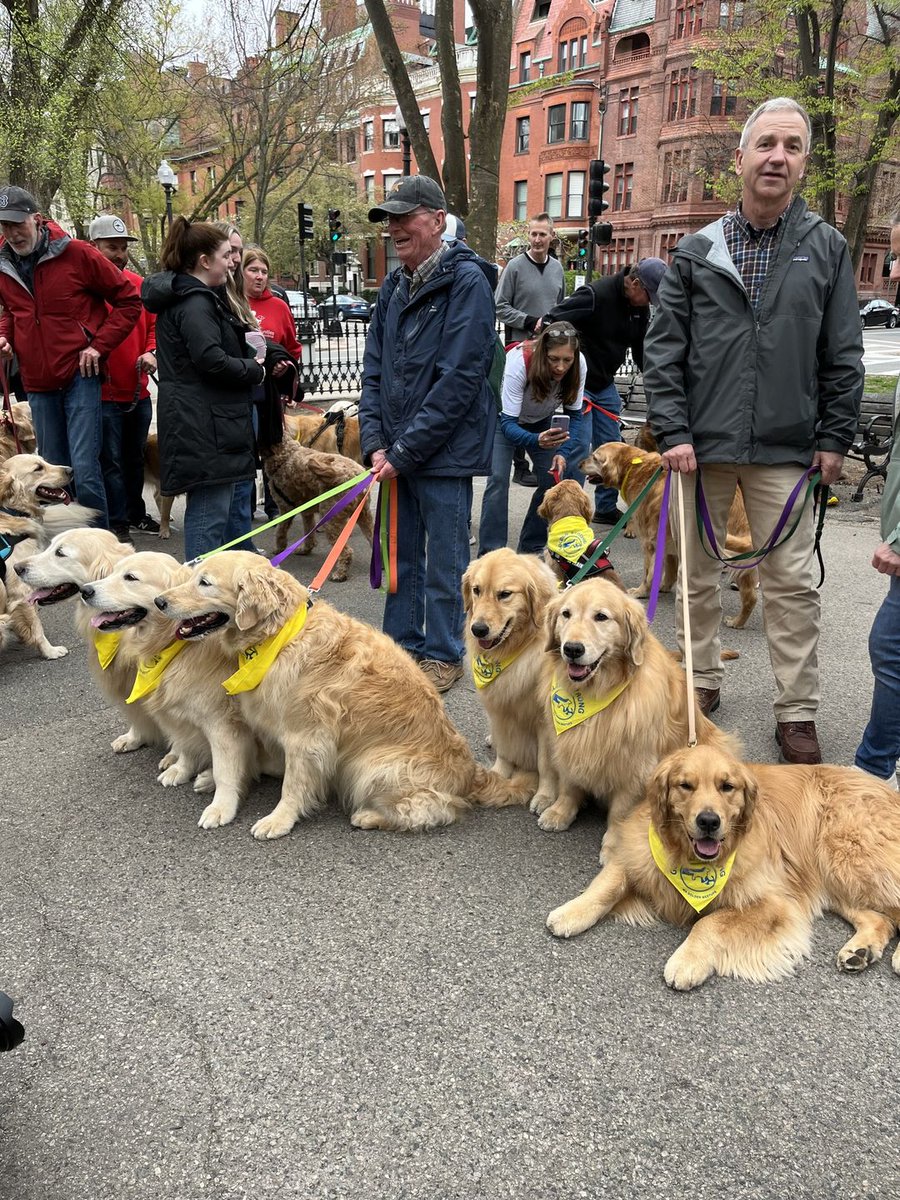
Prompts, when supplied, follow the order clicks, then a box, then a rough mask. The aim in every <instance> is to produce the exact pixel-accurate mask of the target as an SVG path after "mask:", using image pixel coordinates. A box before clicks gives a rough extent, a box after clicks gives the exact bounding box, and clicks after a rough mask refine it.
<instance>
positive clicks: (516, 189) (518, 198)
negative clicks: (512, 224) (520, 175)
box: [513, 179, 528, 221]
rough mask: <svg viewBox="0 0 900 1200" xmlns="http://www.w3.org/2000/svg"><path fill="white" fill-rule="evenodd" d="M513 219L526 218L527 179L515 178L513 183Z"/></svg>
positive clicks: (523, 219) (521, 219)
mask: <svg viewBox="0 0 900 1200" xmlns="http://www.w3.org/2000/svg"><path fill="white" fill-rule="evenodd" d="M513 220H514V221H527V220H528V180H527V179H517V180H516V182H515V183H514V184H513Z"/></svg>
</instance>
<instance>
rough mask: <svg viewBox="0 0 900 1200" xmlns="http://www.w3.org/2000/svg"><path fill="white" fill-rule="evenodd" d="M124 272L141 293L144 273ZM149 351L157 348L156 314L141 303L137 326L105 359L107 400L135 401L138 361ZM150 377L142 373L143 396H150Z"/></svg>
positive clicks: (118, 401)
mask: <svg viewBox="0 0 900 1200" xmlns="http://www.w3.org/2000/svg"><path fill="white" fill-rule="evenodd" d="M122 274H123V275H125V276H126V277H127V278H128V279H130V280H131V282H132V283H133V284H134V286H135V287H136V288H137V291H138V292H140V290H141V284H142V283H143V282H144V281H143V279H142V278H141V276H140V275H137V274H136V273H135V272H134V271H129V270H124V271H123V272H122ZM110 311H111V310H110ZM148 350H149V351H150V352H151V353H155V351H156V317H155V315H154V314H153V313H151V312H147V310H146V308H144V306H143V305H141V315H140V316H139V317H138V323H137V325H135V327H134V329H132V331H131V333H129V334H128V336H127V337H126V338H125V340H124V342H120V343H119V344H118V346H116V348H115V350H113V351H112V353H111V354H110V356H109V358H108V359H107V360H106V378H105V379H104V381H103V393H102V395H103V399H104V400H105V401H113V402H114V403H116V404H131V403H132V402H133V401H134V399H135V398H136V388H137V382H138V374H137V360H138V359H139V358H140V356H141V355H142V354H145V353H146V352H147V351H148ZM147 379H148V376H147V374H146V372H142V373H141V390H140V392H139V393H137V395H138V396H140V397H141V398H143V397H144V396H149V395H150V392H149V390H148V388H147Z"/></svg>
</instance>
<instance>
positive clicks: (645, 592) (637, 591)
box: [628, 585, 650, 600]
mask: <svg viewBox="0 0 900 1200" xmlns="http://www.w3.org/2000/svg"><path fill="white" fill-rule="evenodd" d="M628 595H629V596H634V597H635V598H636V599H637V600H646V599H647V597H648V596H649V595H650V591H649V589H648V588H645V587H644V586H643V585H641V587H633V588H629V589H628Z"/></svg>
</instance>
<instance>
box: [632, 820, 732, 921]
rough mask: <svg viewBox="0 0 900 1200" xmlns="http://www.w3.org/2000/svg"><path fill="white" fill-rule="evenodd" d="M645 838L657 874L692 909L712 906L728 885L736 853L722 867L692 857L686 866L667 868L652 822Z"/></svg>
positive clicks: (658, 837)
mask: <svg viewBox="0 0 900 1200" xmlns="http://www.w3.org/2000/svg"><path fill="white" fill-rule="evenodd" d="M648 838H649V841H650V853H651V854H652V855H653V861H654V862H655V863H656V865H657V866H658V867H659V869H660V871H662V873H663V875H665V877H666V879H668V881H669V883H671V885H672V887H673V888H674V889H675V891H676V892H678V893H679V895H681V896H683V897H684V898H685V900H687V902H688V904H689V905H690V906H691V908H693V909H695V910H696V911H697V912H702V911H703V909H704V908H706V906H707V904H711V903H712V901H713V900H715V898H716V896H718V895H719V893H720V892H721V891H722V889H723V888H724V887H725V884H726V883H727V882H728V876H729V875H730V874H731V868H732V866H733V865H734V858H735V855H736V854H737V851H736V850H734V851H732V853H731V855H730V856H729V858H728V860H727V861H726V862H724V863H722V864H721V866H719V865H717V864H716V863H710V862H703V861H702V860H700V859H696V858H692V859H690V861H688V862H686V863H677V864H676V865H675V866H674V867H670V866H669V859H668V855H667V854H666V849H665V846H663V844H662V841H661V840H660V836H659V834H658V833H657V832H656V829H655V828H654V826H653V823H652V822H651V824H650V827H649V830H648Z"/></svg>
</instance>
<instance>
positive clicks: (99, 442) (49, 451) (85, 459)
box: [28, 371, 109, 529]
mask: <svg viewBox="0 0 900 1200" xmlns="http://www.w3.org/2000/svg"><path fill="white" fill-rule="evenodd" d="M28 403H29V404H30V405H31V415H32V417H33V418H34V432H35V434H36V436H37V445H38V451H39V452H40V454H42V455H43V457H44V458H46V459H47V461H48V462H51V463H56V464H57V465H58V466H63V467H71V468H72V484H73V487H74V488H75V498H76V499H77V501H78V503H79V504H85V505H87V507H88V508H96V509H97V511H98V513H99V516H98V517H97V518H96V519H95V522H94V523H95V524H96V525H97V526H99V527H100V528H104V529H107V528H109V518H108V514H107V508H106V488H105V487H104V484H103V471H102V469H101V466H100V454H101V451H102V447H103V418H102V415H101V411H100V410H101V407H102V406H101V402H100V380H99V378H98V377H97V376H91V377H90V378H87V379H85V378H84V377H83V376H82V375H81V373H80V372H79V371H76V372H75V374H74V375H73V376H72V379H71V380H70V382H69V383H68V384H67V385H66V387H62V388H57V389H56V390H55V391H52V392H29V393H28Z"/></svg>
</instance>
